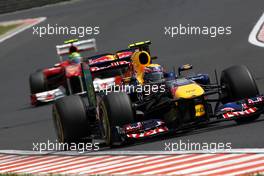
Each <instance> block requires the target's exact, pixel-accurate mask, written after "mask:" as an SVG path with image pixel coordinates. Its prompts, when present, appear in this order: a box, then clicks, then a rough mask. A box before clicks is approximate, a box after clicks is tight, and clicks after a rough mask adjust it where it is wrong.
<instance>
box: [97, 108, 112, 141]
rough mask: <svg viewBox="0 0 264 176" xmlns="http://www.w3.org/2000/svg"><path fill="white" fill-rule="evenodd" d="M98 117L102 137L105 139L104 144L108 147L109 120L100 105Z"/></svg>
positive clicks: (104, 109)
mask: <svg viewBox="0 0 264 176" xmlns="http://www.w3.org/2000/svg"><path fill="white" fill-rule="evenodd" d="M99 117H100V119H101V125H100V126H101V128H102V130H101V131H102V132H101V133H102V137H103V139H105V141H106V144H107V145H109V144H110V134H111V131H110V124H109V120H108V115H107V112H106V108H105V105H104V104H103V103H102V104H101V106H100V108H99Z"/></svg>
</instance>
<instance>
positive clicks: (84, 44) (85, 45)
mask: <svg viewBox="0 0 264 176" xmlns="http://www.w3.org/2000/svg"><path fill="white" fill-rule="evenodd" d="M72 46H74V47H76V48H77V50H78V52H83V51H89V50H94V51H97V47H96V40H95V39H94V38H93V39H88V40H81V41H76V42H72V43H68V44H63V45H57V46H56V50H57V54H58V55H59V56H60V59H61V60H62V56H64V55H67V54H70V51H69V49H70V47H72Z"/></svg>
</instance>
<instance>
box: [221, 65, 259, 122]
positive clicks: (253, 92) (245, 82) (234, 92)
mask: <svg viewBox="0 0 264 176" xmlns="http://www.w3.org/2000/svg"><path fill="white" fill-rule="evenodd" d="M221 85H222V86H223V87H225V90H224V94H225V96H224V98H223V100H222V103H228V102H232V101H237V100H241V99H243V98H250V97H255V96H257V95H259V90H258V87H257V84H256V82H255V80H254V78H253V76H252V75H251V73H250V71H249V70H248V68H247V67H246V66H243V65H242V66H241V65H236V66H232V67H229V68H227V69H225V70H224V71H223V72H222V75H221ZM259 116H260V115H254V116H250V117H248V118H241V119H237V120H236V122H237V123H245V122H252V121H254V120H256V119H257V118H258V117H259Z"/></svg>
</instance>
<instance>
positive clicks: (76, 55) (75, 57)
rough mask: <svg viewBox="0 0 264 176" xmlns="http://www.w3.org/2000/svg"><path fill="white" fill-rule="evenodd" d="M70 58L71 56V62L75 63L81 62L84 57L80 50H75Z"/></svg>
mask: <svg viewBox="0 0 264 176" xmlns="http://www.w3.org/2000/svg"><path fill="white" fill-rule="evenodd" d="M69 58H70V62H71V63H73V64H79V63H81V61H82V57H81V55H80V53H78V52H73V53H72V54H71V55H70V57H69Z"/></svg>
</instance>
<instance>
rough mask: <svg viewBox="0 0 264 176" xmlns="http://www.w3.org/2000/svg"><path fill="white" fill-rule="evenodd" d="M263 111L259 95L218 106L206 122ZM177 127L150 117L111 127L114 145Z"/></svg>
mask: <svg viewBox="0 0 264 176" xmlns="http://www.w3.org/2000/svg"><path fill="white" fill-rule="evenodd" d="M263 112H264V96H262V95H260V96H257V97H252V98H248V99H243V100H240V101H235V102H230V103H226V104H224V105H222V106H220V107H219V108H218V109H217V111H216V113H215V114H214V115H213V117H215V118H214V119H215V120H210V122H208V123H217V122H221V121H229V120H236V119H240V118H248V117H250V116H254V115H259V114H262V113H263ZM195 126H197V125H189V126H188V125H187V126H183V127H182V128H181V129H185V128H191V127H195ZM176 130H179V129H170V128H168V127H167V125H166V124H165V122H164V121H163V120H161V119H151V120H146V121H141V122H136V123H132V124H127V125H124V126H122V127H119V126H116V127H113V132H114V136H115V140H114V141H115V142H114V144H115V145H121V144H123V143H125V142H126V141H129V140H135V139H142V138H147V137H151V136H157V135H159V134H165V133H168V132H175V131H176Z"/></svg>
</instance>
